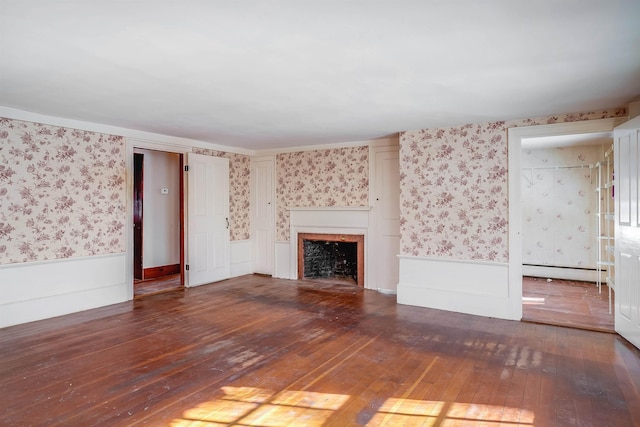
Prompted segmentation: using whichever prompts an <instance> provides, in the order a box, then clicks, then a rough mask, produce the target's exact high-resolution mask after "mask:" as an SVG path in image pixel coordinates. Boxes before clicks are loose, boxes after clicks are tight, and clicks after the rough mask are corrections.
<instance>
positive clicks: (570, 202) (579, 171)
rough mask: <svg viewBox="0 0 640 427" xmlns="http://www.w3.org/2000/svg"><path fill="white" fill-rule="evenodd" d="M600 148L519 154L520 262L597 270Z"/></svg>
mask: <svg viewBox="0 0 640 427" xmlns="http://www.w3.org/2000/svg"><path fill="white" fill-rule="evenodd" d="M603 159H604V150H603V147H602V146H601V145H587V146H584V145H582V146H576V147H557V148H546V149H545V148H540V149H530V148H524V149H523V150H522V160H521V161H522V164H521V166H522V177H521V183H522V190H521V193H520V194H521V200H522V262H523V264H531V265H547V266H554V267H577V268H596V255H597V253H596V252H597V244H596V243H597V242H596V234H597V221H596V216H595V215H594V214H595V212H596V207H597V202H598V197H597V193H596V192H595V191H594V190H595V188H596V186H597V173H598V172H597V169H595V168H593V169H592V168H590V167H589V166H590V165H595V164H596V163H597V162H599V161H602V160H603Z"/></svg>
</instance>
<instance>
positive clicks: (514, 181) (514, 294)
mask: <svg viewBox="0 0 640 427" xmlns="http://www.w3.org/2000/svg"><path fill="white" fill-rule="evenodd" d="M626 120H627V118H626V116H625V117H612V118H608V119H597V120H583V121H577V122H567V123H555V124H550V125H536V126H522V127H513V128H509V129H508V130H507V144H508V145H507V148H508V171H509V178H508V187H509V279H508V281H509V308H510V312H511V318H512V319H518V320H521V319H522V205H521V194H520V192H521V187H520V186H521V185H522V183H521V172H520V171H521V157H522V153H521V151H522V140H523V139H527V138H535V137H551V136H559V135H573V134H580V133H597V132H613V128H615V127H616V126H618V125H619V124H621V123H624V122H625V121H626Z"/></svg>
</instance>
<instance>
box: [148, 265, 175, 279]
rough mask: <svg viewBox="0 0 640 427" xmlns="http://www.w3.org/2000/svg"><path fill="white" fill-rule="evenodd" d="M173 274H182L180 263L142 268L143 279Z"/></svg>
mask: <svg viewBox="0 0 640 427" xmlns="http://www.w3.org/2000/svg"><path fill="white" fill-rule="evenodd" d="M171 274H180V264H171V265H160V266H158V267H149V268H145V269H143V270H142V280H149V279H157V278H158V277H164V276H169V275H171Z"/></svg>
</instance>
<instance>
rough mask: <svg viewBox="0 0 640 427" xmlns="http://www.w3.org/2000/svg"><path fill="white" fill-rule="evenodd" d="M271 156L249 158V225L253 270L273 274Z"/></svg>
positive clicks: (273, 226)
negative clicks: (250, 190) (250, 228)
mask: <svg viewBox="0 0 640 427" xmlns="http://www.w3.org/2000/svg"><path fill="white" fill-rule="evenodd" d="M273 164H274V160H273V158H266V159H252V160H251V189H252V192H251V199H252V200H251V213H252V214H251V227H252V229H253V233H252V238H253V271H254V272H255V273H260V274H269V275H271V274H273V251H274V238H273V235H274V228H275V224H274V209H273V205H274V203H273V179H274V176H273V173H274V167H273Z"/></svg>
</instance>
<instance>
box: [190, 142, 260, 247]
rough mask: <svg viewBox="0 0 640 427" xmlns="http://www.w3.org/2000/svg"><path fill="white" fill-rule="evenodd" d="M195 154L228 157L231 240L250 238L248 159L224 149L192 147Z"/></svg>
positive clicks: (249, 173) (249, 172) (249, 171)
mask: <svg viewBox="0 0 640 427" xmlns="http://www.w3.org/2000/svg"><path fill="white" fill-rule="evenodd" d="M193 152H194V153H196V154H204V155H207V156H215V157H225V158H227V159H229V215H230V218H229V221H230V223H231V226H230V230H231V240H232V241H233V240H247V239H249V238H250V233H251V223H250V219H249V214H250V209H249V203H250V201H251V198H250V175H251V169H250V160H251V158H250V157H249V156H245V155H243V154H235V153H227V152H224V151H217V150H209V149H205V148H194V149H193Z"/></svg>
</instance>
